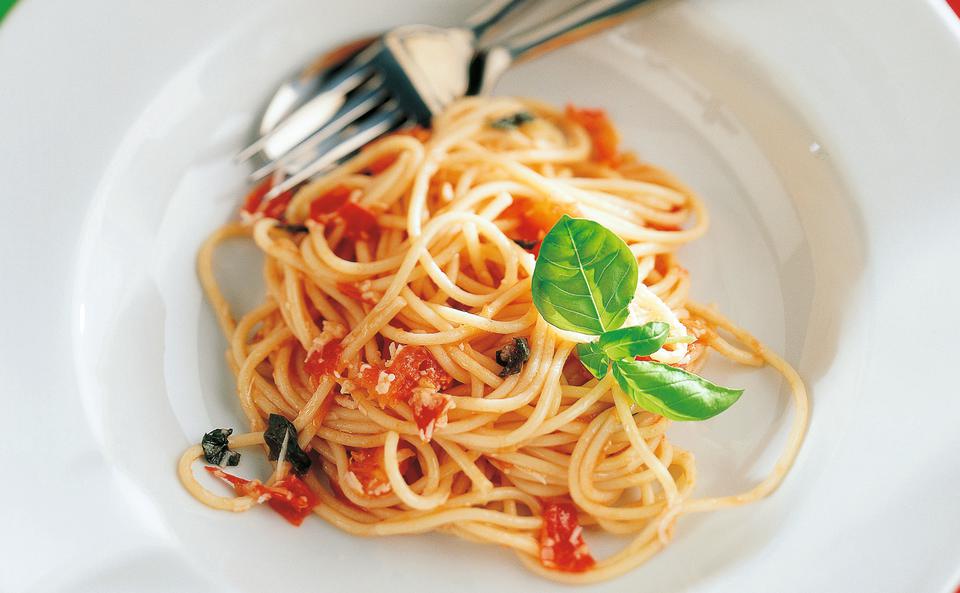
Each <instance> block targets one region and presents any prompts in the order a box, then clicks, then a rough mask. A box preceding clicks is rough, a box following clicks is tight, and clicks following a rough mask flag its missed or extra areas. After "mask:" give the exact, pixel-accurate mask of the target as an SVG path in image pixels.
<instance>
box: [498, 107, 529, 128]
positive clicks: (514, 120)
mask: <svg viewBox="0 0 960 593" xmlns="http://www.w3.org/2000/svg"><path fill="white" fill-rule="evenodd" d="M533 120H534V117H533V114H532V113H530V112H529V111H518V112H517V113H514V114H513V115H508V116H506V117H501V118H500V119H495V120H493V121H492V122H490V127H491V128H495V129H497V130H512V129H514V128H516V127H519V126H522V125H523V124H525V123H527V122H528V121H533Z"/></svg>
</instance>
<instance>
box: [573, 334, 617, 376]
mask: <svg viewBox="0 0 960 593" xmlns="http://www.w3.org/2000/svg"><path fill="white" fill-rule="evenodd" d="M577 357H578V358H579V359H580V364H582V365H583V366H585V367H586V368H587V370H588V371H590V373H591V374H593V376H594V377H596V378H597V379H603V378H604V377H605V376H606V375H607V371H608V370H609V369H610V359H609V358H607V355H606V354H604V353H603V350H601V349H600V345H599V344H598V343H596V342H588V343H586V344H577Z"/></svg>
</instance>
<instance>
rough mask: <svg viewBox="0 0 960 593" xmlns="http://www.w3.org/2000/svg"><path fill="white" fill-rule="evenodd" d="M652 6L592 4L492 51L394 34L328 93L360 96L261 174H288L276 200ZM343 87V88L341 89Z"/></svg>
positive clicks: (423, 30) (415, 32)
mask: <svg viewBox="0 0 960 593" xmlns="http://www.w3.org/2000/svg"><path fill="white" fill-rule="evenodd" d="M647 1H648V0H588V1H586V2H581V3H580V4H577V5H576V6H573V7H572V8H570V9H568V10H566V11H565V12H563V13H561V14H560V15H557V16H555V17H553V18H551V19H548V20H547V21H546V22H544V23H541V24H539V25H536V26H533V27H531V28H529V29H526V30H524V31H522V32H520V33H517V34H514V35H511V36H509V37H508V38H507V39H505V40H503V41H501V42H500V43H498V44H496V45H494V46H492V47H486V48H478V47H476V46H475V38H474V36H473V35H471V34H470V33H469V32H467V31H466V30H465V29H444V28H438V27H432V26H427V25H410V26H405V27H399V28H396V29H393V30H391V31H389V32H387V33H386V34H384V35H383V36H382V37H381V38H380V39H379V40H378V41H377V42H376V43H374V44H372V45H371V46H370V47H368V48H367V49H365V50H363V51H361V52H360V54H358V55H357V56H356V58H354V61H356V65H355V66H352V67H349V66H350V65H349V64H348V67H347V68H345V69H344V70H343V71H342V72H341V73H340V74H339V75H338V76H336V77H334V78H333V79H332V80H331V81H330V82H328V83H327V85H326V88H325V89H324V90H323V91H321V92H343V93H344V94H346V93H348V92H349V91H351V90H355V92H354V93H353V94H352V95H351V96H349V97H348V98H347V99H345V101H344V102H343V106H342V107H341V108H340V109H339V111H338V112H337V113H336V114H335V115H334V116H333V117H332V118H331V119H330V121H329V122H328V123H327V124H326V125H324V126H323V127H321V128H320V129H319V130H317V131H316V132H315V133H314V134H313V135H312V136H311V137H310V138H308V139H307V140H305V141H304V142H303V143H301V144H300V145H298V146H297V147H296V148H294V149H293V150H292V151H291V152H289V153H287V154H285V155H283V156H281V157H279V158H277V159H275V160H273V161H271V162H268V163H267V164H266V165H265V166H264V167H261V168H260V169H258V170H257V171H255V172H254V174H253V176H254V178H262V177H264V176H266V175H268V174H270V173H273V172H282V173H283V174H285V175H288V177H286V179H284V180H283V181H281V182H280V183H277V184H275V185H274V186H273V187H272V188H271V190H270V191H269V192H267V194H266V196H265V199H271V198H273V197H276V196H277V195H279V194H281V193H283V192H284V191H286V190H288V189H290V188H293V187H295V186H296V185H298V184H300V183H301V182H303V181H306V180H307V179H309V178H311V177H313V176H314V175H317V174H318V173H321V172H323V171H325V170H327V169H329V168H331V167H332V166H333V165H335V164H336V163H337V162H338V161H340V160H342V159H343V158H345V157H347V156H349V155H350V154H352V153H354V152H356V151H357V150H359V149H360V148H361V147H362V146H364V145H366V144H368V143H369V142H371V141H373V140H375V139H376V138H378V137H380V136H382V135H384V134H386V133H388V132H390V131H392V130H394V129H396V128H398V127H400V126H401V125H404V124H406V123H420V124H423V125H427V126H429V124H430V120H431V119H432V118H433V116H434V115H436V114H437V113H439V112H441V111H442V110H443V109H444V108H445V107H446V106H447V105H449V104H450V103H451V102H453V101H454V100H455V99H458V98H460V97H463V96H465V95H467V94H478V93H485V92H489V90H490V89H491V88H492V87H493V85H494V84H495V83H496V81H497V80H498V79H499V78H500V76H501V75H502V74H503V73H504V72H505V71H506V70H507V68H508V67H509V66H510V65H511V64H513V63H514V62H516V61H519V60H522V59H524V58H527V57H533V56H535V55H539V54H540V53H543V52H545V51H548V50H551V49H554V48H556V47H560V46H562V45H565V44H567V43H570V42H573V41H577V40H579V39H582V38H583V37H584V36H586V35H590V34H595V33H597V32H599V31H601V30H604V29H607V28H609V27H610V26H612V25H614V24H616V23H618V22H619V21H620V20H621V19H622V18H623V17H625V16H626V14H627V13H628V12H629V11H630V10H632V9H634V8H636V7H638V6H640V5H641V4H644V3H645V2H647ZM341 89H342V90H341Z"/></svg>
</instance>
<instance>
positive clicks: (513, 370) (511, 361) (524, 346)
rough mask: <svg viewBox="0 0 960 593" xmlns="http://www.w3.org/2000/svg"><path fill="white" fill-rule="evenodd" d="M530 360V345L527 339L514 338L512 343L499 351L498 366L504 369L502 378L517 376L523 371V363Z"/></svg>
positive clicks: (501, 374)
mask: <svg viewBox="0 0 960 593" xmlns="http://www.w3.org/2000/svg"><path fill="white" fill-rule="evenodd" d="M529 358H530V344H529V343H527V339H526V338H514V339H513V341H512V342H510V343H508V344H507V345H506V346H504V347H503V348H501V349H500V350H497V356H496V359H497V364H498V365H500V366H502V367H503V370H501V371H500V376H501V377H507V376H509V375H516V374H517V373H519V372H520V370H521V369H523V363H525V362H527V359H529Z"/></svg>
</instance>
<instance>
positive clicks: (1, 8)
mask: <svg viewBox="0 0 960 593" xmlns="http://www.w3.org/2000/svg"><path fill="white" fill-rule="evenodd" d="M16 1H17V0H0V22H2V21H3V17H5V16H7V13H8V12H10V9H11V8H13V5H14V4H15V3H16Z"/></svg>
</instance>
